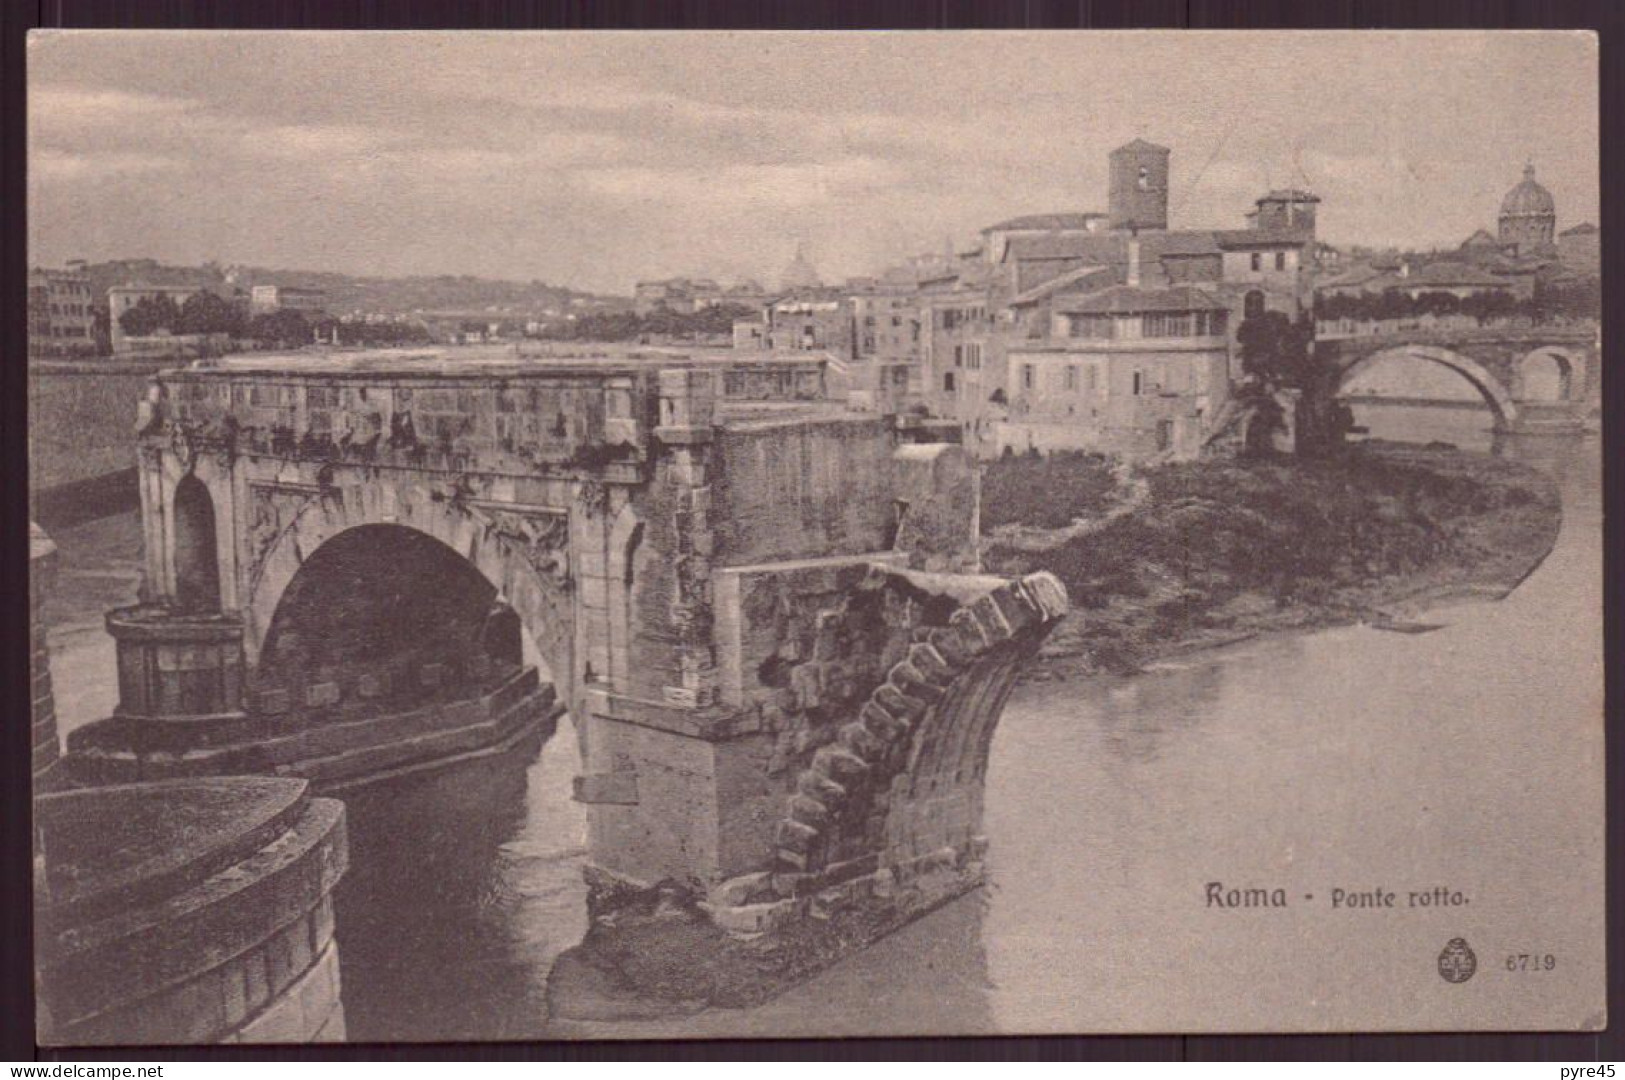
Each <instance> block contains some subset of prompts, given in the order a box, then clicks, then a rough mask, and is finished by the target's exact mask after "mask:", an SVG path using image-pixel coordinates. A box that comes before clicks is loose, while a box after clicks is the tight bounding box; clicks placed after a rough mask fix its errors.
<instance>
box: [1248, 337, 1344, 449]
mask: <svg viewBox="0 0 1625 1080" xmlns="http://www.w3.org/2000/svg"><path fill="white" fill-rule="evenodd" d="M1236 349H1237V352H1238V353H1239V354H1240V357H1241V370H1242V372H1243V374H1245V375H1246V376H1247V378H1246V381H1244V382H1243V383H1242V385H1241V386H1240V388H1239V389H1238V390H1237V392H1236V399H1237V401H1238V402H1240V404H1241V405H1242V406H1243V407H1244V408H1246V409H1248V410H1249V411H1251V412H1252V414H1253V420H1252V423H1250V424H1249V425H1248V426H1247V443H1248V446H1247V449H1248V450H1249V451H1252V452H1257V451H1264V452H1267V451H1268V449H1269V448H1270V446H1271V445H1272V443H1273V437H1274V435H1275V433H1276V432H1277V431H1281V430H1283V429H1284V427H1285V420H1286V414H1285V411H1284V410H1283V409H1282V407H1281V404H1280V402H1279V400H1278V398H1277V395H1278V394H1279V393H1280V392H1281V391H1282V390H1295V391H1298V392H1299V394H1300V398H1299V409H1298V413H1297V417H1296V419H1297V425H1296V428H1297V438H1298V447H1299V449H1300V450H1301V451H1307V452H1314V451H1316V450H1319V449H1322V448H1327V447H1330V446H1332V445H1335V444H1336V442H1337V441H1338V438H1339V436H1338V435H1337V433H1336V421H1335V410H1334V407H1333V406H1334V403H1335V398H1336V393H1337V385H1336V384H1337V380H1336V378H1335V376H1334V374H1333V373H1332V372H1331V371H1330V370H1329V369H1330V365H1328V364H1326V363H1324V362H1319V361H1316V359H1315V356H1314V323H1313V322H1312V321H1311V319H1310V317H1309V316H1308V315H1307V314H1306V315H1304V316H1302V317H1300V318H1299V319H1298V320H1297V321H1293V320H1292V319H1289V318H1287V317H1286V316H1285V315H1284V314H1282V313H1281V312H1279V311H1266V312H1264V313H1263V314H1262V315H1257V316H1254V317H1253V318H1251V319H1244V320H1243V321H1242V324H1241V325H1240V326H1238V327H1237V328H1236Z"/></svg>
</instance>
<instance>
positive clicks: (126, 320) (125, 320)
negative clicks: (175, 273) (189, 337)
mask: <svg viewBox="0 0 1625 1080" xmlns="http://www.w3.org/2000/svg"><path fill="white" fill-rule="evenodd" d="M180 321H181V309H180V308H179V307H177V306H176V304H175V301H173V300H171V299H170V298H169V294H168V293H159V294H158V295H157V296H155V297H154V296H143V297H142V298H141V299H139V300H137V301H136V302H135V304H134V305H133V306H131V308H130V309H129V310H128V311H126V312H124V313H123V314H121V315H119V317H118V324H119V328H120V329H121V330H123V331H124V332H125V333H126V334H129V335H130V336H131V337H146V336H148V335H149V334H156V333H157V332H158V331H160V330H168V331H169V332H170V333H174V332H175V327H176V326H178V325H180Z"/></svg>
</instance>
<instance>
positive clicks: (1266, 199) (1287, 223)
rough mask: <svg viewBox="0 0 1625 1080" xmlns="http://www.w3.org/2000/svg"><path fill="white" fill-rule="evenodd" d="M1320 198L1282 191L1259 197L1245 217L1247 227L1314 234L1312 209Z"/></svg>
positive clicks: (1307, 193) (1305, 192)
mask: <svg viewBox="0 0 1625 1080" xmlns="http://www.w3.org/2000/svg"><path fill="white" fill-rule="evenodd" d="M1318 205H1320V196H1318V195H1316V194H1315V193H1314V192H1312V191H1305V190H1303V189H1302V188H1284V189H1281V190H1278V191H1271V192H1268V193H1267V194H1264V195H1261V196H1260V197H1259V198H1258V199H1257V201H1256V202H1255V203H1254V204H1253V209H1252V210H1251V211H1250V212H1249V213H1248V214H1247V224H1248V226H1249V227H1251V228H1255V229H1275V230H1292V229H1301V230H1303V231H1305V232H1308V233H1313V232H1314V231H1315V207H1316V206H1318Z"/></svg>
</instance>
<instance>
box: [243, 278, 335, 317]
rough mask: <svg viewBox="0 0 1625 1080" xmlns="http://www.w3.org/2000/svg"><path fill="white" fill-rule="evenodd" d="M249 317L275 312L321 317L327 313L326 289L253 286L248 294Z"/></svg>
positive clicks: (291, 286)
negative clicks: (292, 312)
mask: <svg viewBox="0 0 1625 1080" xmlns="http://www.w3.org/2000/svg"><path fill="white" fill-rule="evenodd" d="M248 311H249V314H250V315H269V314H271V313H272V312H275V311H298V312H302V313H304V314H306V315H321V314H325V313H326V311H327V290H326V289H304V288H299V287H297V286H293V285H255V286H254V287H253V289H252V290H251V291H250V293H249V301H248Z"/></svg>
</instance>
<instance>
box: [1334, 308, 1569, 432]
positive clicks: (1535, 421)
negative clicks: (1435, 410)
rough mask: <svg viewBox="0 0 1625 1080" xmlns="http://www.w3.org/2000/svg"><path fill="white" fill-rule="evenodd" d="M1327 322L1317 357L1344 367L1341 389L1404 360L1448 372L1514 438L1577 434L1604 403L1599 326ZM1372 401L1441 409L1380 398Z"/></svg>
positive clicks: (1422, 402) (1501, 429)
mask: <svg viewBox="0 0 1625 1080" xmlns="http://www.w3.org/2000/svg"><path fill="white" fill-rule="evenodd" d="M1361 329H1362V330H1375V331H1376V332H1349V331H1348V330H1346V329H1342V328H1340V327H1338V326H1337V324H1332V325H1331V326H1327V325H1325V324H1322V326H1321V327H1320V329H1319V331H1318V333H1317V336H1316V341H1315V352H1316V355H1317V356H1321V357H1330V359H1331V362H1332V363H1333V364H1335V365H1336V366H1337V368H1338V371H1339V375H1338V387H1339V390H1340V391H1341V390H1342V388H1344V387H1346V386H1348V385H1349V384H1350V383H1352V382H1353V381H1354V379H1355V378H1356V377H1357V376H1358V375H1360V374H1361V373H1362V372H1364V371H1367V370H1369V369H1371V368H1372V367H1374V366H1376V365H1378V364H1383V363H1392V362H1394V361H1402V362H1406V363H1416V364H1428V365H1434V366H1437V367H1440V368H1443V369H1447V370H1449V371H1451V372H1454V373H1455V374H1456V375H1458V376H1460V377H1461V378H1462V379H1464V380H1465V381H1466V382H1467V383H1469V384H1471V385H1472V387H1473V389H1474V390H1476V391H1477V392H1478V394H1479V396H1480V397H1481V398H1482V399H1483V401H1484V403H1485V404H1486V405H1487V406H1488V407H1489V409H1490V410H1491V412H1492V413H1493V414H1494V416H1495V428H1496V430H1497V431H1500V432H1505V433H1508V434H1542V433H1563V432H1577V431H1580V430H1583V428H1584V426H1585V424H1586V422H1587V420H1588V419H1589V418H1590V417H1591V416H1592V415H1593V414H1595V413H1596V412H1597V410H1598V409H1599V408H1600V402H1601V363H1600V359H1601V349H1600V339H1599V336H1598V330H1597V328H1596V327H1595V326H1584V325H1575V326H1568V325H1562V326H1528V327H1524V326H1493V325H1491V326H1485V327H1477V326H1432V327H1428V326H1419V327H1416V328H1412V329H1398V328H1393V329H1390V328H1387V327H1383V326H1381V325H1380V324H1379V325H1378V326H1375V327H1372V326H1365V327H1362V328H1361ZM1370 400H1372V401H1384V400H1386V401H1397V402H1399V403H1401V404H1436V402H1432V401H1415V402H1413V401H1411V400H1410V399H1396V398H1382V397H1374V398H1372V399H1370Z"/></svg>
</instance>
